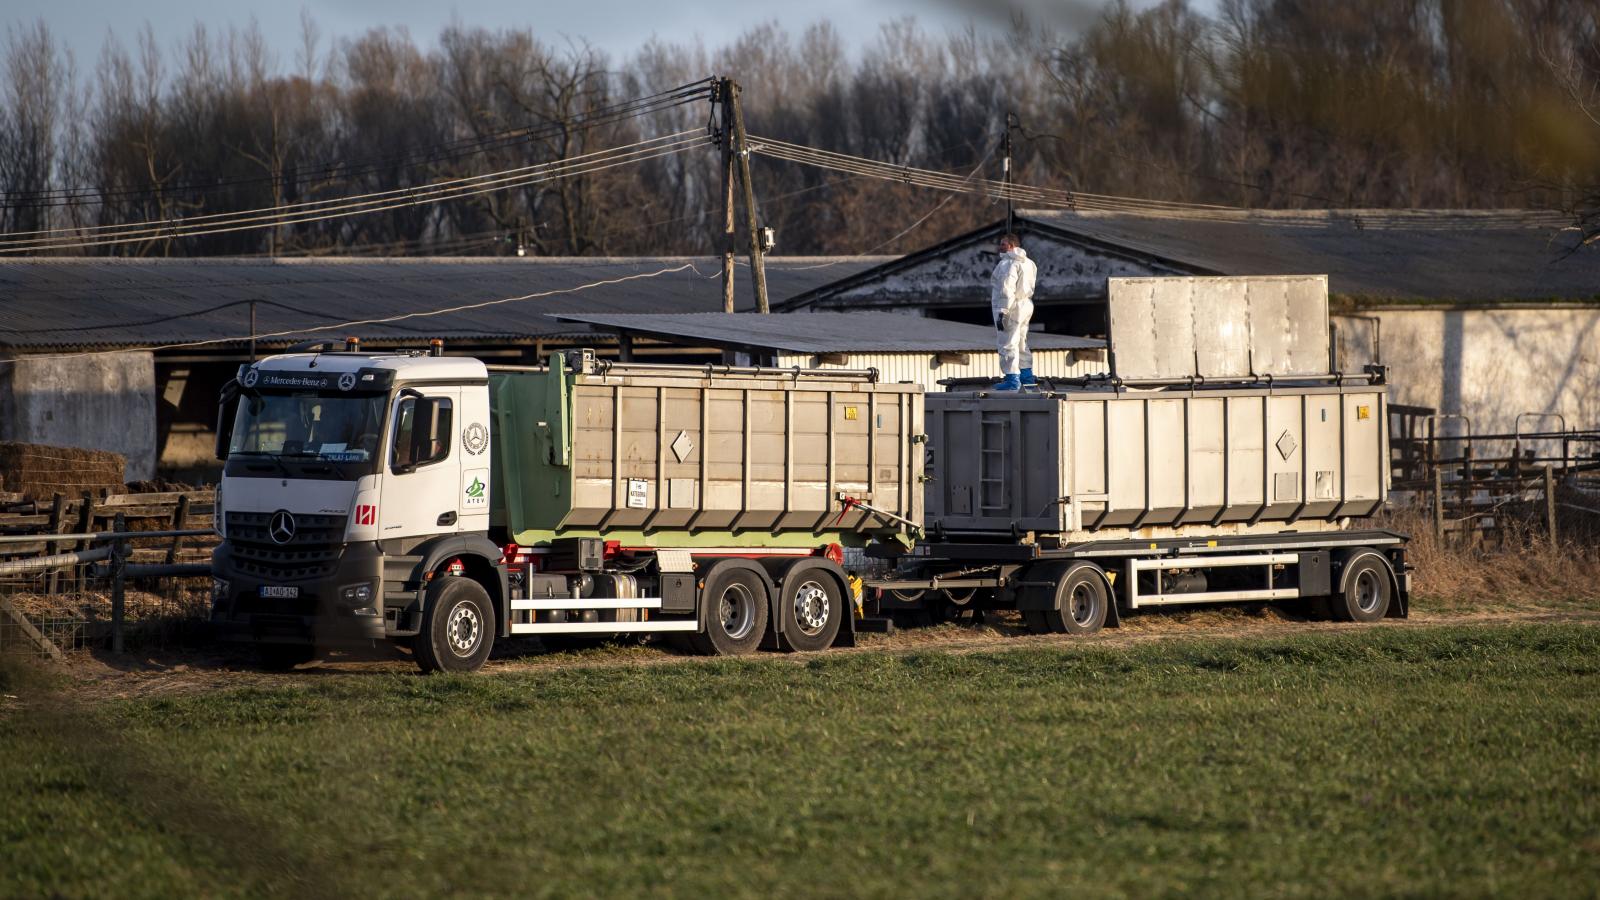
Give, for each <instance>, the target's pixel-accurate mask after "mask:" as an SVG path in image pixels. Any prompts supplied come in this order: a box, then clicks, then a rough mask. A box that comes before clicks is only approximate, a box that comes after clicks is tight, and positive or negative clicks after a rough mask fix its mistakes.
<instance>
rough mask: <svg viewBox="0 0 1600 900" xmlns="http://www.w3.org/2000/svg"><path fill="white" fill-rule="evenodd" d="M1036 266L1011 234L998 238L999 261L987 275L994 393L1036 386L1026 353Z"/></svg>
mask: <svg viewBox="0 0 1600 900" xmlns="http://www.w3.org/2000/svg"><path fill="white" fill-rule="evenodd" d="M1038 272H1039V267H1038V266H1036V265H1034V264H1033V260H1031V259H1029V258H1028V254H1027V253H1026V252H1024V251H1023V249H1022V246H1021V243H1020V242H1019V241H1018V240H1017V236H1016V235H1014V234H1003V235H1001V236H1000V262H998V263H996V264H995V267H994V274H993V275H991V276H989V308H990V311H991V312H993V313H994V327H995V332H996V341H997V343H998V344H999V348H1000V374H1001V376H1002V377H1001V379H1000V381H999V383H997V384H996V385H995V386H994V389H995V390H997V391H1017V390H1021V389H1022V388H1023V387H1026V386H1031V385H1034V384H1037V383H1038V382H1037V381H1036V380H1035V379H1034V377H1033V354H1032V353H1029V352H1028V321H1029V320H1030V319H1032V318H1033V285H1034V280H1035V278H1036V277H1037V275H1038Z"/></svg>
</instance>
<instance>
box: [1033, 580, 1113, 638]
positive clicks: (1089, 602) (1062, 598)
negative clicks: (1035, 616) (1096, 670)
mask: <svg viewBox="0 0 1600 900" xmlns="http://www.w3.org/2000/svg"><path fill="white" fill-rule="evenodd" d="M1110 605H1111V597H1110V594H1109V592H1108V591H1106V583H1105V579H1104V578H1103V577H1101V574H1100V570H1099V569H1098V568H1096V567H1095V566H1093V565H1091V564H1089V563H1080V564H1079V565H1076V566H1073V567H1072V568H1070V569H1067V571H1066V572H1065V573H1063V574H1062V576H1061V580H1060V581H1058V582H1057V583H1056V603H1055V608H1053V609H1047V610H1044V620H1045V624H1046V625H1048V626H1049V627H1050V630H1051V631H1052V632H1054V633H1056V634H1093V633H1095V632H1096V631H1099V630H1100V627H1101V626H1102V625H1104V624H1105V623H1106V610H1107V608H1108V607H1109V606H1110Z"/></svg>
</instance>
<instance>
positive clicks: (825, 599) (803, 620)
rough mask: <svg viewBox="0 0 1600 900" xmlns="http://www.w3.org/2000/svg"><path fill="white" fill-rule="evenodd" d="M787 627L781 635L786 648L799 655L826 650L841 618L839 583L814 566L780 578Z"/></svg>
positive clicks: (836, 635)
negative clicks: (795, 651)
mask: <svg viewBox="0 0 1600 900" xmlns="http://www.w3.org/2000/svg"><path fill="white" fill-rule="evenodd" d="M784 582H785V587H784V589H785V591H786V596H785V597H784V598H783V602H784V603H785V604H787V606H786V608H785V610H784V611H785V612H786V613H787V614H788V616H789V627H788V628H787V630H786V631H785V633H784V637H785V638H787V639H788V641H789V646H790V647H793V648H794V649H796V650H799V651H802V652H810V651H814V650H826V649H828V648H829V647H831V646H833V639H834V638H836V637H838V636H839V623H840V621H841V620H842V619H843V617H844V597H843V596H841V592H840V590H839V583H838V582H837V581H834V580H833V579H832V578H831V577H829V576H828V573H827V572H826V571H825V570H823V569H821V568H818V567H811V568H808V569H806V570H804V571H802V572H798V573H795V576H794V577H792V578H786V579H784Z"/></svg>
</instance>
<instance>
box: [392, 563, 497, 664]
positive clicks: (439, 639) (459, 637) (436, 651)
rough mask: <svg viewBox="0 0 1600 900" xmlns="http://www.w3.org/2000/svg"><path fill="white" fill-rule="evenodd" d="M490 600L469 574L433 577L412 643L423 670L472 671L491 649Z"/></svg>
mask: <svg viewBox="0 0 1600 900" xmlns="http://www.w3.org/2000/svg"><path fill="white" fill-rule="evenodd" d="M494 622H495V620H494V604H493V603H491V602H489V594H488V592H486V591H484V589H483V586H482V585H480V584H478V583H477V582H476V581H473V580H472V579H470V578H460V577H451V578H436V579H434V581H433V583H432V584H431V585H429V587H428V602H427V605H426V607H425V608H424V609H423V611H422V630H421V631H419V632H417V636H416V638H415V641H414V642H413V644H412V649H413V652H414V653H415V655H416V659H417V666H418V668H420V669H422V671H424V672H474V671H477V670H478V669H480V668H482V667H483V664H484V662H485V661H486V660H488V658H489V651H490V650H492V649H494V631H495V624H494Z"/></svg>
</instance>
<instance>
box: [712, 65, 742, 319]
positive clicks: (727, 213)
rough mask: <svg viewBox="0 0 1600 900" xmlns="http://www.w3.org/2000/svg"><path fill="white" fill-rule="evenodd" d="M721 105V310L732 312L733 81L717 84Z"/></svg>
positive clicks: (735, 245)
mask: <svg viewBox="0 0 1600 900" xmlns="http://www.w3.org/2000/svg"><path fill="white" fill-rule="evenodd" d="M717 99H718V101H720V103H721V105H722V311H723V312H726V313H731V312H733V254H734V251H735V250H736V249H737V247H738V243H737V242H738V237H737V236H736V235H735V234H734V223H733V82H732V81H731V80H729V79H727V78H723V79H719V80H718V81H717Z"/></svg>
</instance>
